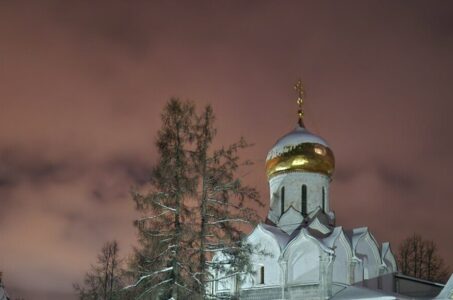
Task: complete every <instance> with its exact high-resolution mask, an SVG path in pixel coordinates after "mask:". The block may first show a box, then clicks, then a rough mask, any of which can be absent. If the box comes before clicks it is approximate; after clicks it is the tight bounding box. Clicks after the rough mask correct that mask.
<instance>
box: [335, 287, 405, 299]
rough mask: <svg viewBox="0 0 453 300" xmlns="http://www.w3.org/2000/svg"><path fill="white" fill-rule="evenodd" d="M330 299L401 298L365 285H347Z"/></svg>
mask: <svg viewBox="0 0 453 300" xmlns="http://www.w3.org/2000/svg"><path fill="white" fill-rule="evenodd" d="M330 299H331V300H343V299H344V300H353V299H382V300H384V299H385V300H396V299H403V298H401V297H398V298H396V297H395V296H393V295H391V294H386V293H384V292H378V291H375V290H371V289H367V288H365V287H359V286H352V285H350V286H347V287H345V288H344V289H343V290H341V291H340V292H338V293H337V294H336V295H334V296H333V297H332V298H330Z"/></svg>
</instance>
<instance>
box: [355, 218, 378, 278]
mask: <svg viewBox="0 0 453 300" xmlns="http://www.w3.org/2000/svg"><path fill="white" fill-rule="evenodd" d="M351 244H352V249H353V254H354V258H355V259H356V260H357V261H359V264H357V265H356V267H355V272H354V278H355V281H356V282H357V281H360V280H366V279H370V278H374V277H377V276H379V275H380V267H381V266H382V260H381V254H380V251H379V247H378V244H377V242H376V239H375V238H374V237H373V236H372V235H371V233H370V232H369V231H368V228H367V227H361V228H355V229H353V230H352V233H351Z"/></svg>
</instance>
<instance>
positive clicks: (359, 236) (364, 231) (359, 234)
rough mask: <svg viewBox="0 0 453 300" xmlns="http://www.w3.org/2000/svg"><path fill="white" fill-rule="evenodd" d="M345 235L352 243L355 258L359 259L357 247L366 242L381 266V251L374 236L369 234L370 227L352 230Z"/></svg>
mask: <svg viewBox="0 0 453 300" xmlns="http://www.w3.org/2000/svg"><path fill="white" fill-rule="evenodd" d="M345 234H346V236H347V237H348V238H349V241H350V242H351V246H352V252H353V254H354V256H356V257H359V255H358V254H357V246H358V245H359V243H360V242H361V241H362V240H363V241H366V243H367V244H368V245H369V246H370V247H371V249H372V252H373V256H374V258H375V259H376V262H378V263H379V264H380V263H382V258H381V251H380V250H379V246H378V243H377V242H376V239H375V238H374V236H373V235H372V234H371V233H370V232H369V230H368V227H360V228H354V229H352V230H348V231H345ZM359 258H360V257H359Z"/></svg>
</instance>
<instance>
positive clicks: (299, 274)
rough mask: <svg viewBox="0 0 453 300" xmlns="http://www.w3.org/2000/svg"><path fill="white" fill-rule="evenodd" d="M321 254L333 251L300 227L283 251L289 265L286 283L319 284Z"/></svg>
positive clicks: (329, 253)
mask: <svg viewBox="0 0 453 300" xmlns="http://www.w3.org/2000/svg"><path fill="white" fill-rule="evenodd" d="M323 254H325V255H327V256H332V255H333V254H334V251H333V250H332V249H330V248H328V247H327V246H325V245H324V244H323V243H322V242H320V241H319V240H318V239H316V238H315V237H313V236H312V235H311V234H310V233H309V232H308V231H307V229H305V228H301V229H300V231H299V232H298V233H297V236H296V237H295V238H294V239H293V240H291V242H289V243H288V245H287V246H286V248H285V250H284V251H283V259H284V260H285V261H286V262H287V265H288V266H291V268H288V274H287V280H288V284H290V285H291V284H319V283H320V257H321V256H322V255H323Z"/></svg>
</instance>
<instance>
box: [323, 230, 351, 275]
mask: <svg viewBox="0 0 453 300" xmlns="http://www.w3.org/2000/svg"><path fill="white" fill-rule="evenodd" d="M323 242H324V243H325V244H326V245H327V246H328V247H329V248H333V249H335V260H334V263H333V271H332V282H337V283H343V284H351V283H352V282H351V281H352V280H351V278H352V277H351V275H352V274H351V273H353V272H354V270H353V268H351V266H353V263H354V260H353V257H354V255H353V251H352V246H351V242H350V241H349V239H348V238H347V236H346V235H345V233H344V231H343V228H342V227H336V228H335V229H334V230H333V232H332V233H331V234H330V235H329V236H328V237H327V238H325V239H324V240H323Z"/></svg>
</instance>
